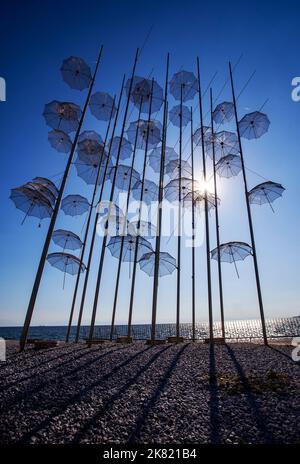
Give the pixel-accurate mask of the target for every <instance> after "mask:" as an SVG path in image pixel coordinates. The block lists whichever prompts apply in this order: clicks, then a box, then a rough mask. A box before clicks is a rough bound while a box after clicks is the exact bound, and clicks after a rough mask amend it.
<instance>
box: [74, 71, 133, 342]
mask: <svg viewBox="0 0 300 464" xmlns="http://www.w3.org/2000/svg"><path fill="white" fill-rule="evenodd" d="M124 82H125V75H124V76H123V80H122V84H121V90H120V94H119V99H118V105H117V111H116V115H115V120H114V125H113V130H112V134H111V139H110V143H109V149H108V154H107V159H106V165H105V169H104V173H103V182H102V184H101V189H100V192H99V198H98V204H99V203H100V202H101V201H102V195H103V191H104V186H105V182H106V179H107V177H108V175H107V171H108V167H109V162H110V160H111V148H112V143H113V138H114V136H115V132H116V127H117V122H118V118H119V113H120V108H121V101H122V95H123V90H124ZM98 220H99V212H98V211H97V213H96V216H95V220H94V226H93V231H92V237H91V243H90V251H89V256H88V261H87V265H86V272H85V279H84V283H83V288H82V295H81V302H80V308H79V313H78V321H77V329H76V337H75V341H76V342H78V340H79V336H80V327H81V321H82V315H83V310H84V303H85V297H86V291H87V286H88V281H89V275H90V269H91V263H92V257H93V252H94V245H95V238H96V232H97V225H98Z"/></svg>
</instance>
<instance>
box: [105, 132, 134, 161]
mask: <svg viewBox="0 0 300 464" xmlns="http://www.w3.org/2000/svg"><path fill="white" fill-rule="evenodd" d="M120 144H121V148H120V156H119V159H121V160H125V159H127V158H130V157H131V155H132V151H133V149H132V145H131V143H130V141H129V140H127V139H126V138H125V137H123V138H122V141H121V137H114V138H113V140H112V141H111V149H110V150H111V155H112V156H113V157H114V158H115V159H116V158H117V156H118V151H119V147H120Z"/></svg>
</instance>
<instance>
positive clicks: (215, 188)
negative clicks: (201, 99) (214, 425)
mask: <svg viewBox="0 0 300 464" xmlns="http://www.w3.org/2000/svg"><path fill="white" fill-rule="evenodd" d="M210 121H211V137H212V153H213V170H214V190H215V215H216V237H217V249H218V277H219V297H220V312H221V329H222V337H223V338H225V324H224V303H223V284H222V267H221V255H220V225H219V206H218V191H217V173H216V152H215V139H214V136H215V133H214V119H213V95H212V89H210Z"/></svg>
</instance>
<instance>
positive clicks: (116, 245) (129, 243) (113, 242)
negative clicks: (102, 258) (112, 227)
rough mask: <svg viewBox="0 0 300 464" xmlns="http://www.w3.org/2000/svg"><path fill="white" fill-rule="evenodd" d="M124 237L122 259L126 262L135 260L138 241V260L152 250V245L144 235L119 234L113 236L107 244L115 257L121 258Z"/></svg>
mask: <svg viewBox="0 0 300 464" xmlns="http://www.w3.org/2000/svg"><path fill="white" fill-rule="evenodd" d="M122 239H123V241H124V242H123V253H122V261H124V262H133V261H134V254H135V248H136V245H137V243H138V251H137V260H139V259H140V258H141V256H142V255H143V254H144V253H146V252H149V251H152V245H151V243H150V242H148V240H146V239H145V238H143V237H141V236H140V237H139V239H137V236H133V235H129V234H128V235H125V236H124V237H121V236H119V235H117V236H115V237H111V238H110V240H109V243H108V245H107V247H108V249H109V251H110V252H111V254H112V256H113V257H114V258H120V249H121V245H122Z"/></svg>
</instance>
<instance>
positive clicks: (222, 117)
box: [213, 101, 234, 124]
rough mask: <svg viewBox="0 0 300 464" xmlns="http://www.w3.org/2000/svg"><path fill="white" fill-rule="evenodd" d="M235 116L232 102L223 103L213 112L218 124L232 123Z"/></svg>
mask: <svg viewBox="0 0 300 464" xmlns="http://www.w3.org/2000/svg"><path fill="white" fill-rule="evenodd" d="M233 116H234V105H233V103H232V102H226V101H225V102H223V103H220V104H219V105H217V106H216V108H215V109H214V111H213V120H214V122H215V123H216V124H224V123H226V122H230V121H231V119H232V118H233Z"/></svg>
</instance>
